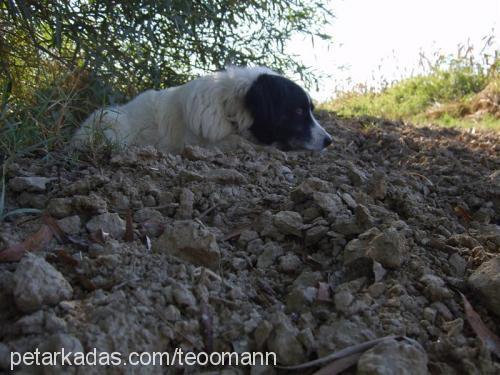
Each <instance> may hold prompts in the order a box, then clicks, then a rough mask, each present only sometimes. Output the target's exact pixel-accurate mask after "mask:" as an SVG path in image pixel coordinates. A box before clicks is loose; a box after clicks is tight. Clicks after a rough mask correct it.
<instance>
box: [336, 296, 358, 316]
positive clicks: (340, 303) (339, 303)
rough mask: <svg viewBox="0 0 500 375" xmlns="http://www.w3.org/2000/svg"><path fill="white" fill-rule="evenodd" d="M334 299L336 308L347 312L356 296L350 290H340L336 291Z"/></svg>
mask: <svg viewBox="0 0 500 375" xmlns="http://www.w3.org/2000/svg"><path fill="white" fill-rule="evenodd" d="M334 301H335V309H336V310H337V311H341V312H343V313H344V314H345V313H347V312H348V311H349V306H350V305H351V303H352V301H354V296H353V295H352V293H351V292H349V291H348V290H340V291H338V292H337V293H335V297H334Z"/></svg>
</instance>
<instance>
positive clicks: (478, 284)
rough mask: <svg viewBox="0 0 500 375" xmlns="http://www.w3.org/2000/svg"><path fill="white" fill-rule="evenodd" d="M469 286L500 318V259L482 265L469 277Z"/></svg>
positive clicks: (496, 258) (493, 259)
mask: <svg viewBox="0 0 500 375" xmlns="http://www.w3.org/2000/svg"><path fill="white" fill-rule="evenodd" d="M468 284H469V285H470V287H471V288H472V289H473V290H474V291H475V292H476V293H478V294H479V296H480V297H481V298H482V300H483V303H484V304H485V305H486V306H487V307H488V308H489V309H490V310H491V311H492V312H494V313H495V314H496V315H498V316H500V257H498V256H497V257H495V258H492V259H490V260H488V261H486V262H484V263H483V264H481V265H480V266H479V267H478V268H477V269H476V270H475V271H474V272H473V273H472V274H471V275H470V276H469V279H468Z"/></svg>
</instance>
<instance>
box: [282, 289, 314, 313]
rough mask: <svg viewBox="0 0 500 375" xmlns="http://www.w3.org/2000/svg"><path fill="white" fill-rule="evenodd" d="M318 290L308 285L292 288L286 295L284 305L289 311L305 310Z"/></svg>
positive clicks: (308, 307)
mask: <svg viewBox="0 0 500 375" xmlns="http://www.w3.org/2000/svg"><path fill="white" fill-rule="evenodd" d="M317 294H318V290H317V289H316V288H315V287H312V286H309V287H305V288H300V287H299V288H294V289H292V291H291V292H290V293H289V294H288V296H287V297H286V307H287V309H288V311H290V312H299V313H301V312H306V311H308V310H309V309H310V305H311V303H313V301H314V300H315V298H316V296H317Z"/></svg>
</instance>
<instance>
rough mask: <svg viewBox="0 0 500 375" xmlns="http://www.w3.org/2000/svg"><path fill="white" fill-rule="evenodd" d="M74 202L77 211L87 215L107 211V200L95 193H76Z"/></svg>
mask: <svg viewBox="0 0 500 375" xmlns="http://www.w3.org/2000/svg"><path fill="white" fill-rule="evenodd" d="M72 204H73V208H74V209H75V210H76V211H77V212H80V213H82V214H86V215H97V214H103V213H105V212H106V211H107V204H106V201H105V200H104V199H102V198H101V197H100V196H98V195H96V194H93V193H92V194H90V195H75V196H74V197H73V201H72Z"/></svg>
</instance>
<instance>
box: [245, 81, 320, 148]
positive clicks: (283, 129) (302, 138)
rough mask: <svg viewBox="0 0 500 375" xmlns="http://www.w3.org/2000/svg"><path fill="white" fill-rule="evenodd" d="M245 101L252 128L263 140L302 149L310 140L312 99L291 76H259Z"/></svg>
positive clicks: (312, 123) (265, 142)
mask: <svg viewBox="0 0 500 375" xmlns="http://www.w3.org/2000/svg"><path fill="white" fill-rule="evenodd" d="M245 104H246V106H247V108H248V110H249V111H250V113H251V114H252V116H253V119H254V122H253V124H252V126H251V127H250V131H251V133H252V134H253V135H254V136H255V137H256V138H257V140H259V141H260V142H262V143H264V144H271V143H278V144H280V145H281V146H282V147H284V148H297V147H299V148H300V145H301V144H305V143H307V142H308V141H309V140H310V139H311V128H312V127H313V125H314V121H313V118H312V116H311V111H312V104H311V100H310V98H309V96H308V95H307V93H306V92H305V91H304V90H303V89H302V88H301V87H300V86H299V85H297V84H296V83H294V82H292V81H290V80H289V79H287V78H284V77H281V76H277V75H272V74H262V75H260V76H259V77H258V78H257V79H256V80H255V82H254V83H253V84H252V86H251V87H250V89H249V90H248V92H247V94H246V97H245Z"/></svg>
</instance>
